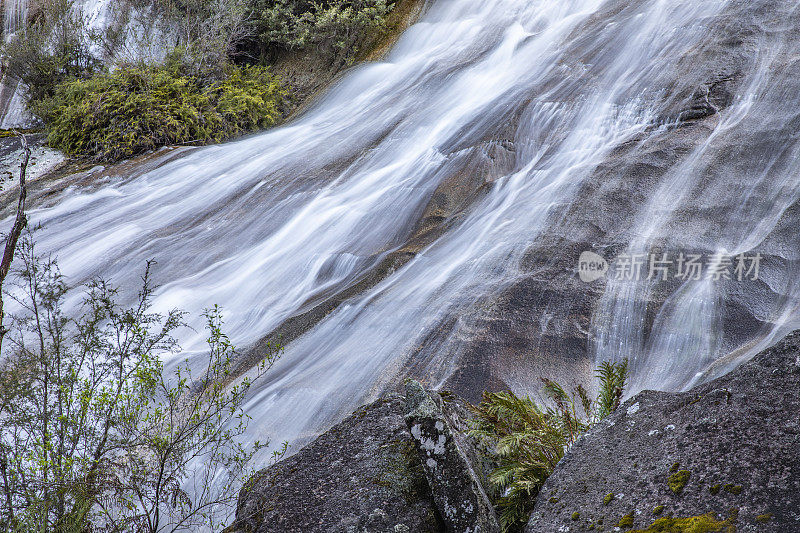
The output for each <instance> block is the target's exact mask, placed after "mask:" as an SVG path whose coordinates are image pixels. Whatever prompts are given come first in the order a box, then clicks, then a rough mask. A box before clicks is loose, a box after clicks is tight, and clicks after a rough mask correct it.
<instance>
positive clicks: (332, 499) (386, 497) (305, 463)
mask: <svg viewBox="0 0 800 533" xmlns="http://www.w3.org/2000/svg"><path fill="white" fill-rule="evenodd" d="M407 390H408V392H407V395H406V397H405V398H403V397H402V396H400V395H398V394H389V395H386V396H384V397H383V398H381V399H379V400H378V401H376V402H374V403H371V404H369V405H366V406H364V407H361V408H359V409H358V410H356V411H355V412H354V413H353V414H352V415H351V416H350V417H348V418H347V419H346V420H344V421H343V422H341V423H340V424H338V425H336V426H334V427H333V428H332V429H330V430H329V431H327V432H325V433H323V434H322V435H320V436H319V437H318V438H317V439H316V440H314V441H313V442H311V443H310V444H309V445H308V446H306V447H305V448H302V449H301V450H300V451H298V452H297V453H296V454H295V455H292V456H290V457H288V458H285V459H283V460H281V461H279V462H277V463H276V464H274V465H272V466H270V467H267V468H265V469H263V470H261V471H260V472H258V473H257V474H256V475H255V476H253V477H252V478H251V479H250V480H249V481H248V482H247V484H246V485H245V487H244V488H243V489H242V491H241V493H240V495H239V502H238V505H237V509H236V519H235V521H234V523H233V524H232V525H231V526H230V527H229V528H228V529H227V530H226V533H273V532H275V533H277V532H281V533H293V532H297V533H300V532H303V533H425V532H447V533H499V531H500V527H499V525H498V523H497V519H496V518H495V516H494V511H493V509H492V505H491V503H490V501H489V499H488V497H487V496H486V492H485V488H484V487H485V486H487V485H486V483H487V481H486V480H487V475H488V473H489V472H490V471H491V470H492V469H493V468H494V466H495V465H494V463H493V462H492V459H491V454H490V453H489V452H488V450H487V449H485V448H484V447H483V445H482V444H481V443H480V442H479V441H477V440H476V439H473V438H471V437H470V436H469V435H468V430H469V424H468V416H469V414H468V411H467V408H468V404H467V403H466V402H465V401H464V400H462V399H460V398H458V397H456V396H455V395H452V394H447V393H435V392H429V391H426V390H425V389H423V388H422V386H421V385H420V384H419V383H418V382H410V383H409V384H408V385H407Z"/></svg>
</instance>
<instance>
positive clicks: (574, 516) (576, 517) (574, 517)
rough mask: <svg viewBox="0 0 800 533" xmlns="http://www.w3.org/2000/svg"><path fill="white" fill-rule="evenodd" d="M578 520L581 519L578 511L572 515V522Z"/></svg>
mask: <svg viewBox="0 0 800 533" xmlns="http://www.w3.org/2000/svg"><path fill="white" fill-rule="evenodd" d="M580 518H581V513H579V512H578V511H575V512H574V513H572V520H573V521H574V522H577V521H578V520H580Z"/></svg>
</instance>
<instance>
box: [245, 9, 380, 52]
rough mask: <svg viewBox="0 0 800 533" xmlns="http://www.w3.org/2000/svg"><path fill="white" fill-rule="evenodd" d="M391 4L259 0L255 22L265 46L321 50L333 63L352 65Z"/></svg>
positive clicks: (378, 27) (377, 29) (378, 29)
mask: <svg viewBox="0 0 800 533" xmlns="http://www.w3.org/2000/svg"><path fill="white" fill-rule="evenodd" d="M394 5H395V3H394V2H393V1H392V0H327V1H322V2H307V1H303V0H257V3H256V6H257V7H256V9H255V15H254V17H253V18H254V19H255V21H256V25H257V30H258V33H259V36H260V38H261V40H262V41H263V43H265V44H266V45H267V46H278V47H283V48H287V49H308V48H312V47H315V48H318V49H322V50H323V51H325V52H327V53H328V54H330V56H331V58H332V62H344V63H349V62H351V61H352V60H353V59H354V58H355V57H356V55H357V54H358V52H359V50H358V48H359V45H360V44H361V43H362V41H363V40H364V39H365V38H366V37H367V36H369V35H370V34H371V33H374V32H376V31H381V30H382V29H383V28H384V25H385V22H386V16H387V15H388V14H389V13H391V11H392V9H394Z"/></svg>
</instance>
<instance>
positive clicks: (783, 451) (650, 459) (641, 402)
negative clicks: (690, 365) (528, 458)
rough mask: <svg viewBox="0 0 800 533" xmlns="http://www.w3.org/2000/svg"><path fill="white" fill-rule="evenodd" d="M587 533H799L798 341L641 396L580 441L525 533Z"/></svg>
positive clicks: (543, 494) (788, 341)
mask: <svg viewBox="0 0 800 533" xmlns="http://www.w3.org/2000/svg"><path fill="white" fill-rule="evenodd" d="M690 525H691V527H695V529H690ZM659 526H660V527H662V529H658V527H659ZM668 526H669V527H672V529H668ZM588 530H592V531H626V530H636V531H639V530H645V531H737V532H739V533H746V532H751V531H769V532H787V533H788V532H798V531H800V332H795V333H793V334H791V335H789V336H788V337H786V338H785V339H784V340H783V341H781V342H780V343H778V344H777V345H775V346H774V347H772V348H770V349H768V350H766V351H764V352H762V353H760V354H759V355H757V356H756V357H755V358H754V359H753V360H751V361H750V362H748V363H746V364H744V365H742V366H740V367H739V368H738V369H736V370H734V371H733V372H731V373H730V374H728V375H726V376H724V377H722V378H719V379H716V380H714V381H711V382H709V383H707V384H705V385H701V386H699V387H696V388H694V389H692V390H690V391H688V392H683V393H663V392H653V391H645V392H642V393H641V394H638V395H636V396H635V397H633V398H632V399H630V400H628V401H627V402H625V403H624V404H623V405H622V406H621V407H620V408H619V409H618V410H617V412H615V413H614V414H613V415H611V416H610V417H608V418H607V419H606V420H604V421H603V422H601V423H599V424H598V425H596V426H595V427H594V428H593V429H592V430H590V431H589V432H588V433H587V434H586V435H584V436H583V437H582V438H580V439H579V440H578V442H577V443H575V445H574V446H573V447H572V449H571V450H570V451H569V453H568V454H567V455H566V456H565V457H564V459H563V460H562V461H561V462H560V463H559V465H558V466H557V467H556V469H555V471H554V472H553V474H552V475H551V476H550V478H549V479H548V480H547V482H546V483H545V485H544V487H543V488H542V491H541V493H540V496H539V498H538V499H537V502H536V506H535V509H534V512H533V515H532V517H531V520H530V522H529V524H528V526H527V529H526V532H527V533H553V532H556V531H558V532H573V531H588Z"/></svg>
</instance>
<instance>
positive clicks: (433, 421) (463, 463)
mask: <svg viewBox="0 0 800 533" xmlns="http://www.w3.org/2000/svg"><path fill="white" fill-rule="evenodd" d="M437 400H438V402H437ZM440 402H441V398H440V397H438V396H433V395H431V394H429V393H428V392H426V391H425V390H424V389H423V388H422V386H421V385H420V384H419V383H418V382H416V381H410V382H409V383H408V384H407V386H406V416H405V418H406V422H407V423H408V427H409V429H410V431H411V435H412V437H413V438H414V442H415V445H416V448H417V451H418V452H419V455H420V458H421V459H422V467H423V469H424V470H425V477H426V478H427V480H428V484H429V486H430V487H431V492H432V494H433V498H434V501H435V502H436V506H437V508H438V509H439V510H440V512H441V515H442V519H443V521H444V523H445V526H446V528H447V531H452V532H454V533H495V532H497V533H499V532H500V525H499V524H498V522H497V518H496V517H495V514H494V509H493V508H492V504H491V503H490V501H489V498H488V497H487V496H486V493H485V492H484V490H483V487H482V485H481V481H480V478H479V477H480V476H479V474H478V473H476V471H475V470H473V467H472V464H478V462H476V461H475V457H474V456H473V457H472V461H471V460H470V457H469V453H468V452H467V451H465V449H464V445H463V444H461V445H459V439H458V438H457V436H456V432H455V431H454V430H453V429H452V428H451V425H450V423H449V422H448V420H447V418H446V417H445V414H444V412H443V409H442V406H441V403H440Z"/></svg>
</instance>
